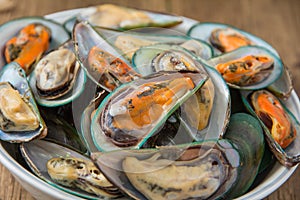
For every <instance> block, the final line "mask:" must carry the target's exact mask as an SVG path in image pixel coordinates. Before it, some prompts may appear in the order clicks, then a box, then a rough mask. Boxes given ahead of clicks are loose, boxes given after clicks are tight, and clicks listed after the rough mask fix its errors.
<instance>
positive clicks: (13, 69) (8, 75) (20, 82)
mask: <svg viewBox="0 0 300 200" xmlns="http://www.w3.org/2000/svg"><path fill="white" fill-rule="evenodd" d="M0 82H9V83H10V84H11V85H12V86H13V87H14V88H15V89H17V90H18V92H19V93H20V95H23V96H24V97H25V98H28V101H29V103H30V104H31V106H32V108H33V109H34V112H35V113H36V115H37V117H38V120H39V124H40V125H39V127H38V129H36V130H34V131H20V132H19V131H18V132H10V133H6V132H4V131H0V139H1V140H4V141H9V142H16V143H20V142H28V141H30V140H32V139H34V138H37V137H45V136H46V134H47V127H46V124H45V122H44V120H43V119H42V117H41V116H40V114H39V110H38V107H37V105H36V103H35V100H34V96H33V94H32V93H31V90H30V87H29V85H28V82H27V79H26V74H25V72H24V70H23V69H22V68H21V67H20V65H19V64H17V63H15V62H12V63H9V64H7V65H6V66H4V67H3V69H2V70H1V72H0Z"/></svg>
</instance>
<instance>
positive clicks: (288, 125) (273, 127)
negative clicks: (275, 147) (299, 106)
mask: <svg viewBox="0 0 300 200" xmlns="http://www.w3.org/2000/svg"><path fill="white" fill-rule="evenodd" d="M250 99H251V100H250V101H251V103H252V106H253V109H254V111H255V112H256V114H257V116H258V117H259V118H260V119H261V120H262V121H263V122H264V124H265V125H266V126H267V127H268V128H269V130H270V133H271V134H272V136H273V138H274V139H275V141H276V142H277V143H278V144H279V145H280V146H281V147H282V148H286V147H287V146H288V145H290V144H291V143H292V142H293V140H295V138H296V135H297V131H296V129H295V127H294V126H293V123H292V121H291V119H290V118H289V116H288V114H287V113H286V112H285V110H284V108H283V107H282V105H281V103H280V101H279V100H278V99H277V98H276V97H275V96H274V95H273V94H272V93H270V92H268V91H267V90H258V91H256V92H253V94H252V95H251V97H250Z"/></svg>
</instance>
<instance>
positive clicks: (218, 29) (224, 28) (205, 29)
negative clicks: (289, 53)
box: [187, 22, 279, 56]
mask: <svg viewBox="0 0 300 200" xmlns="http://www.w3.org/2000/svg"><path fill="white" fill-rule="evenodd" d="M220 33H222V34H223V35H226V34H228V33H229V35H232V34H231V33H233V40H236V39H238V41H239V42H238V43H239V44H243V45H242V46H245V45H246V46H248V45H257V46H261V47H264V48H266V49H268V50H269V51H271V52H272V53H273V54H275V55H276V56H279V55H278V53H277V51H276V50H275V49H274V48H273V47H272V46H271V45H270V44H268V43H267V42H266V41H264V40H262V39H260V38H259V37H256V36H255V35H252V34H251V33H248V32H246V31H243V30H240V29H238V28H236V27H233V26H230V25H227V24H221V23H212V22H204V23H197V24H195V25H193V26H192V27H191V28H190V29H189V30H188V33H187V35H188V36H190V37H192V38H197V39H200V40H203V41H206V42H208V43H211V41H215V42H214V43H215V44H217V46H220V45H225V46H227V45H228V46H236V47H241V46H240V45H236V43H235V42H236V41H233V43H232V42H231V41H228V43H227V44H220V42H219V41H218V40H219V39H220V38H219V36H220ZM212 34H213V35H212ZM222 34H221V35H222ZM235 36H238V37H235ZM211 38H212V39H211ZM218 38H219V39H218ZM225 38H226V37H225ZM229 43H230V44H229ZM223 49H224V47H223ZM221 50H222V48H221ZM231 50H234V49H233V48H232V49H231ZM214 53H215V54H221V53H222V52H221V51H220V50H218V49H217V48H214Z"/></svg>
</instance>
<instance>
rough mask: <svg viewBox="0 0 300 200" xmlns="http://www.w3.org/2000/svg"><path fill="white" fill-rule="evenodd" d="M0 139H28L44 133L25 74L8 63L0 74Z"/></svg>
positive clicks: (44, 125) (23, 140)
mask: <svg viewBox="0 0 300 200" xmlns="http://www.w3.org/2000/svg"><path fill="white" fill-rule="evenodd" d="M0 83H1V84H0V85H1V86H0V98H1V100H0V101H1V103H0V110H1V112H0V113H1V116H0V139H1V140H4V141H9V142H17V143H20V142H27V141H30V140H32V139H34V138H37V137H40V138H42V137H45V136H46V135H47V127H46V124H45V122H44V121H43V119H42V117H41V116H40V114H39V110H38V108H37V105H36V103H35V100H34V97H33V94H32V93H31V90H30V87H29V85H28V82H27V79H26V74H25V72H24V70H23V69H22V68H21V67H20V65H19V64H17V63H15V62H12V63H10V64H7V65H6V66H5V67H3V69H2V70H1V73H0Z"/></svg>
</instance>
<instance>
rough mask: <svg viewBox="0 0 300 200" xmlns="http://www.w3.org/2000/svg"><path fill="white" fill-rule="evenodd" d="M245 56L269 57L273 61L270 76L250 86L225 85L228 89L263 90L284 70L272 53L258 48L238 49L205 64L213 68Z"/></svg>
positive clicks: (246, 47)
mask: <svg viewBox="0 0 300 200" xmlns="http://www.w3.org/2000/svg"><path fill="white" fill-rule="evenodd" d="M247 55H266V56H269V57H270V58H272V59H273V60H274V67H273V69H272V71H271V73H270V75H269V76H268V77H266V78H265V79H264V80H262V81H260V82H258V83H255V84H252V85H246V86H239V85H235V84H231V83H227V84H228V85H229V86H230V87H232V88H236V89H242V90H254V89H261V88H265V87H267V86H269V85H271V84H272V83H274V82H275V81H276V80H277V79H278V78H279V77H280V76H281V74H282V71H283V68H284V66H283V63H282V62H281V60H280V59H279V58H278V57H277V56H276V55H274V54H273V53H272V52H270V51H269V50H267V49H265V48H263V47H259V46H245V47H240V48H238V49H236V50H234V51H231V52H228V53H225V54H222V55H219V56H217V57H214V58H212V59H210V60H208V61H207V63H208V64H209V65H210V66H212V67H215V66H216V65H218V64H220V63H226V62H229V61H231V60H235V59H238V58H242V57H244V56H247Z"/></svg>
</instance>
